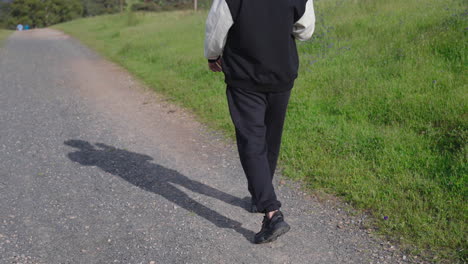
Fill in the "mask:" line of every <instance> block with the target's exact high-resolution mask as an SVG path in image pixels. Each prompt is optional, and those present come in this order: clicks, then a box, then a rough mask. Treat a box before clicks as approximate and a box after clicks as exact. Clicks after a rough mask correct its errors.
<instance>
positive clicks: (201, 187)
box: [64, 140, 254, 242]
mask: <svg viewBox="0 0 468 264" xmlns="http://www.w3.org/2000/svg"><path fill="white" fill-rule="evenodd" d="M64 144H65V145H68V146H71V147H74V148H77V149H78V151H75V152H70V153H68V155H67V156H68V158H69V159H70V160H72V161H74V162H78V163H80V164H81V165H85V166H97V167H99V168H101V169H102V170H104V171H106V172H108V173H111V174H114V175H117V176H119V177H121V178H122V179H124V180H126V181H128V182H130V183H131V184H133V185H135V186H138V187H140V188H141V189H143V190H146V191H150V192H153V193H156V194H159V195H161V196H162V197H164V198H166V199H167V200H168V201H171V202H173V203H175V204H177V205H178V206H180V207H182V208H184V209H186V210H187V211H191V212H194V213H195V214H197V215H199V216H201V217H203V218H205V219H206V220H208V221H210V222H212V223H213V224H215V225H216V226H217V227H219V228H231V229H233V230H235V231H237V232H238V233H240V234H242V235H243V236H244V237H245V238H246V239H247V240H249V241H250V242H253V236H254V233H253V232H252V231H250V230H247V229H245V228H243V227H242V226H241V223H239V222H237V221H234V220H232V219H230V218H227V217H225V216H223V215H221V214H219V213H218V212H216V211H214V210H212V209H210V208H208V207H206V206H205V205H202V204H200V203H199V202H197V201H195V200H193V199H192V198H190V197H189V196H188V195H187V194H185V193H184V192H183V191H181V190H179V189H178V188H176V187H175V186H174V185H180V186H183V187H185V188H187V189H189V190H191V191H193V192H196V193H199V194H203V195H206V196H210V197H213V198H216V199H219V200H221V201H224V202H226V203H228V204H231V205H234V206H239V207H241V208H244V209H245V201H244V200H241V199H239V198H238V197H235V196H232V195H230V194H227V193H225V192H222V191H220V190H217V189H214V188H212V187H210V186H208V185H205V184H203V183H200V182H198V181H195V180H192V179H190V178H188V177H186V176H184V175H182V174H180V173H179V172H177V171H175V170H171V169H167V168H164V167H162V166H160V165H158V164H154V163H152V162H150V161H151V160H153V158H152V157H150V156H148V155H144V154H139V153H135V152H130V151H127V150H124V149H118V148H114V147H112V146H108V145H105V144H103V143H96V144H95V146H96V147H95V146H93V145H92V144H90V143H89V142H87V141H83V140H67V141H65V142H64Z"/></svg>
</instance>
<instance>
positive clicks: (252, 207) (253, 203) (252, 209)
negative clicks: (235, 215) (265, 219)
mask: <svg viewBox="0 0 468 264" xmlns="http://www.w3.org/2000/svg"><path fill="white" fill-rule="evenodd" d="M250 212H251V213H258V210H257V205H256V201H255V198H253V197H252V199H250Z"/></svg>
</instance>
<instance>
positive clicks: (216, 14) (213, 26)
mask: <svg viewBox="0 0 468 264" xmlns="http://www.w3.org/2000/svg"><path fill="white" fill-rule="evenodd" d="M233 24H234V22H233V20H232V16H231V11H230V10H229V6H228V5H227V3H226V0H214V1H213V5H212V6H211V9H210V12H209V14H208V18H207V19H206V34H205V57H206V58H207V59H216V58H218V57H219V56H221V55H222V54H223V49H224V45H226V39H227V34H228V32H229V29H230V28H231V26H232V25H233Z"/></svg>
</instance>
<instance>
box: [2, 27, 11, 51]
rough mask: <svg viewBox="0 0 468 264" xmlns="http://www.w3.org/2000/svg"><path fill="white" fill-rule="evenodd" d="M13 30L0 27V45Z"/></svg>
mask: <svg viewBox="0 0 468 264" xmlns="http://www.w3.org/2000/svg"><path fill="white" fill-rule="evenodd" d="M11 33H12V31H10V30H4V29H0V47H1V46H2V44H3V42H4V41H5V40H6V39H7V38H8V36H10V34H11Z"/></svg>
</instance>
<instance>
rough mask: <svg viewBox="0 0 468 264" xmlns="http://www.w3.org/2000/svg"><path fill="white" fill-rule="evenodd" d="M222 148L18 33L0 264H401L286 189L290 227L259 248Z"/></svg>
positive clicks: (339, 214) (75, 51)
mask: <svg viewBox="0 0 468 264" xmlns="http://www.w3.org/2000/svg"><path fill="white" fill-rule="evenodd" d="M226 142H228V141H227V140H224V139H223V138H222V137H221V136H220V135H219V134H217V133H214V132H212V131H210V130H209V129H207V128H206V127H204V126H203V125H201V124H199V123H197V122H196V121H194V118H193V116H191V115H190V114H189V113H187V112H186V111H184V110H183V109H180V108H178V107H176V106H174V105H171V104H170V103H168V102H167V101H166V100H164V98H163V97H161V96H158V95H155V93H153V92H151V91H149V90H148V89H146V88H145V87H143V86H142V85H140V84H138V82H136V81H135V80H134V79H133V78H132V77H131V76H130V75H129V74H128V73H126V72H125V71H124V70H122V69H121V68H119V67H117V66H116V65H114V64H112V63H109V62H106V61H105V60H103V59H102V58H101V57H99V56H98V55H96V54H95V53H94V52H92V51H90V50H89V49H87V48H86V47H83V46H82V45H80V44H79V43H78V42H77V41H76V40H73V39H72V38H69V37H68V36H66V35H63V34H62V33H60V32H57V31H53V30H50V29H44V30H34V31H27V32H17V33H14V34H13V35H12V36H11V37H10V38H9V40H8V41H7V42H6V45H5V47H4V48H3V49H1V51H0V161H1V162H0V263H44V264H54V263H85V264H91V263H157V264H162V263H168V264H170V263H209V264H212V263H248V264H251V263H298V264H300V263H317V264H329V263H359V264H362V263H400V262H406V261H403V260H402V257H401V255H400V254H399V253H397V252H398V250H395V249H393V247H392V248H391V246H390V245H389V244H388V243H386V242H384V241H379V240H377V239H375V238H371V237H370V236H369V234H368V233H367V232H366V230H364V229H361V228H359V227H360V226H361V225H360V222H359V221H360V219H359V218H352V217H350V216H348V215H346V214H345V213H344V212H343V210H340V209H339V206H338V207H336V206H333V204H330V203H326V202H325V203H324V202H318V201H317V200H316V199H314V198H312V197H308V196H305V195H304V194H303V192H301V191H300V190H299V189H297V186H296V185H295V184H293V183H290V182H289V181H283V180H282V181H281V182H282V184H278V182H277V186H278V187H277V189H278V190H279V191H278V192H279V193H278V194H279V198H280V199H281V201H282V203H283V211H284V212H285V216H286V219H287V221H288V222H289V223H290V225H291V226H292V229H291V231H290V232H289V233H287V234H286V235H285V236H284V237H281V238H280V239H279V240H277V241H276V242H273V243H270V244H266V245H255V244H252V239H253V235H254V233H255V232H258V230H259V228H260V225H261V220H262V216H261V215H260V214H251V213H249V212H248V211H247V210H246V208H247V207H248V198H247V196H248V193H247V190H246V182H245V178H244V176H243V172H242V169H241V167H240V164H239V162H238V158H237V153H236V151H235V148H234V146H233V145H232V143H226ZM279 177H280V176H278V177H277V178H279Z"/></svg>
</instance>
